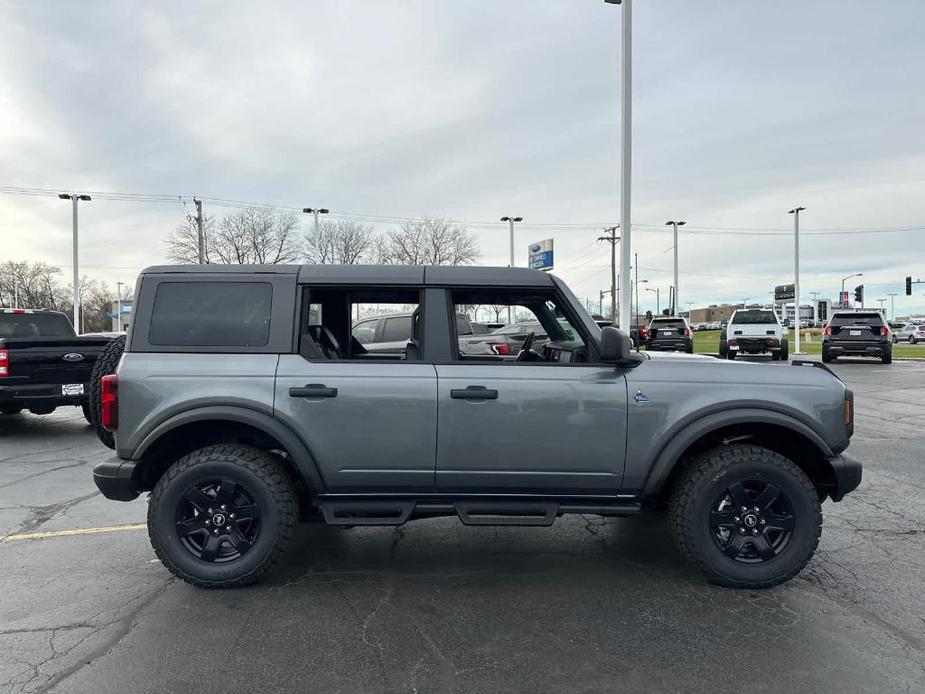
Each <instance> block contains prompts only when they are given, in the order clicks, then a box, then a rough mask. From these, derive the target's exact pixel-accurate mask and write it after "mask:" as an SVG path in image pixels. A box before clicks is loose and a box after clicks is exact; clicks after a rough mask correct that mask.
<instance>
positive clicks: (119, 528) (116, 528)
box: [0, 523, 148, 542]
mask: <svg viewBox="0 0 925 694" xmlns="http://www.w3.org/2000/svg"><path fill="white" fill-rule="evenodd" d="M147 527H148V526H147V525H146V524H145V523H131V524H126V525H105V526H103V527H101V528H72V529H71V530H46V531H44V532H38V533H13V534H12V535H5V536H3V537H0V542H13V541H14V540H44V539H45V538H46V537H69V536H71V535H94V534H97V533H119V532H123V531H125V530H143V529H145V528H147Z"/></svg>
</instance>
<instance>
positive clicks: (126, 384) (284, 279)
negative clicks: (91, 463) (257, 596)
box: [93, 265, 861, 587]
mask: <svg viewBox="0 0 925 694" xmlns="http://www.w3.org/2000/svg"><path fill="white" fill-rule="evenodd" d="M134 305H135V307H136V311H135V318H134V324H133V325H132V327H131V331H130V334H129V335H128V339H127V340H126V342H125V343H124V354H121V355H120V354H119V353H118V351H121V350H122V349H123V347H122V343H121V342H116V343H113V345H112V346H111V349H112V350H114V351H113V352H112V353H110V354H107V355H104V357H103V358H101V360H100V364H102V365H106V364H108V365H110V366H109V368H108V369H102V370H101V372H100V373H98V374H97V377H98V378H99V379H100V380H101V388H100V391H99V393H98V394H97V395H96V397H95V399H94V402H95V403H97V406H95V407H94V413H95V420H96V422H97V423H98V424H99V425H101V427H102V428H103V431H102V433H103V435H102V436H101V438H102V439H103V440H104V442H105V443H109V444H110V445H112V446H113V447H114V448H115V452H116V457H114V458H113V459H112V460H110V461H107V462H103V463H101V464H99V465H97V466H96V467H95V468H94V471H93V474H94V479H95V482H96V484H97V486H98V487H99V489H100V490H101V491H102V492H103V494H105V495H106V496H107V497H109V498H110V499H118V500H131V499H134V498H135V497H137V496H138V495H139V494H140V493H142V492H150V498H149V504H148V531H149V536H150V539H151V542H152V544H153V546H154V549H155V551H156V553H157V556H158V557H159V558H160V559H161V561H162V562H163V563H164V565H165V566H166V567H167V568H168V569H169V570H170V571H172V572H173V573H174V574H176V575H177V576H179V577H180V578H182V579H183V580H185V581H188V582H190V583H193V584H195V585H198V586H206V587H228V586H241V585H245V584H248V583H251V582H253V581H255V580H258V579H259V578H260V577H262V576H263V575H264V574H265V573H266V572H267V571H268V570H269V569H270V568H271V566H272V565H273V564H274V563H276V562H277V561H278V560H279V559H280V557H281V556H282V555H283V554H284V550H285V549H286V547H287V545H288V544H289V542H290V538H291V537H292V534H293V529H294V527H295V525H296V523H297V522H298V521H300V520H302V521H316V522H323V523H327V524H329V525H339V526H357V525H401V524H403V523H405V522H407V521H409V520H414V519H422V518H433V517H437V516H456V517H458V518H459V519H460V520H461V521H462V522H463V523H465V524H467V525H552V524H553V522H554V521H555V520H556V518H557V517H558V516H560V515H563V514H567V513H578V514H600V515H603V516H624V515H629V514H635V513H638V512H640V511H644V510H647V509H654V508H659V507H662V506H664V505H667V509H668V521H669V523H670V527H671V530H672V532H673V534H674V537H675V538H676V540H677V544H678V546H679V547H680V549H681V551H682V553H683V554H684V555H685V556H686V557H687V558H689V559H690V560H691V561H692V562H693V563H694V564H695V565H696V566H698V567H699V568H700V569H701V570H703V572H704V573H705V574H706V576H707V577H708V578H709V579H710V580H712V581H714V582H716V583H719V584H722V585H726V586H739V587H767V586H772V585H774V584H777V583H780V582H782V581H786V580H788V579H789V578H791V577H792V576H794V575H795V574H796V573H797V572H798V571H800V569H802V567H803V566H804V565H805V564H806V563H807V561H809V559H810V557H811V556H812V554H813V552H814V550H815V548H816V545H817V544H818V542H819V536H820V532H821V528H822V515H821V510H820V504H821V502H822V501H823V500H825V499H826V498H831V499H832V500H833V501H839V500H841V499H842V497H843V496H844V495H845V494H846V493H848V492H850V491H852V490H853V489H855V488H856V487H857V486H858V484H859V483H860V481H861V466H860V464H859V463H858V462H856V461H854V460H852V459H851V458H849V457H847V456H845V455H844V450H845V449H846V448H847V447H848V443H849V441H850V438H851V435H852V430H853V419H854V418H853V404H854V403H853V395H852V392H851V391H850V390H848V389H847V388H845V386H844V384H843V383H842V382H841V381H840V380H838V378H836V377H835V376H834V375H833V374H832V373H831V372H830V371H829V370H828V369H827V368H824V367H823V366H822V365H821V364H817V366H818V367H819V368H807V367H806V365H802V366H801V365H800V364H799V363H798V364H797V368H794V367H783V366H770V365H764V364H743V363H740V362H739V363H736V362H729V361H724V360H718V359H714V358H711V357H706V356H694V355H687V354H677V355H675V354H645V353H638V352H634V351H633V350H632V346H631V345H632V343H631V340H630V338H629V336H627V335H626V334H625V333H622V332H620V331H618V330H617V329H615V328H610V327H606V328H604V329H603V330H601V328H599V327H598V326H597V324H596V323H595V322H594V320H592V318H591V317H590V316H589V315H588V314H587V313H586V312H585V311H584V309H583V308H582V306H581V303H580V302H579V301H578V300H577V299H576V298H575V296H574V295H573V294H572V292H571V291H570V290H569V289H568V287H567V286H566V285H565V284H564V283H563V282H562V281H561V280H559V279H558V278H556V277H555V276H553V275H550V274H546V273H542V272H537V271H532V270H527V269H520V268H489V267H397V266H391V267H389V266H375V267H374V266H332V265H326V266H325V265H322V266H214V265H213V266H165V267H151V268H148V269H146V270H144V271H143V272H142V274H141V276H140V277H139V280H138V282H137V286H136V289H135V304H134ZM479 305H491V306H498V305H502V306H511V307H512V313H513V314H514V316H515V318H516V320H518V321H537V322H538V323H539V324H540V325H541V326H542V327H543V330H544V332H545V333H546V335H547V339H546V341H545V342H544V343H543V345H542V347H537V348H536V349H534V346H533V344H534V341H533V339H532V335H528V336H527V337H526V339H525V340H524V342H523V344H522V346H521V348H520V349H519V351H518V352H517V354H511V355H494V354H479V355H470V354H467V353H465V352H463V351H462V350H460V348H459V342H458V337H457V335H456V325H457V322H456V320H455V316H456V314H457V313H458V312H465V311H466V310H469V309H471V308H472V307H475V306H479ZM401 312H410V313H411V314H412V316H413V329H412V334H411V338H410V339H409V340H408V343H407V345H406V347H405V349H404V350H403V351H402V352H400V353H397V354H395V353H386V354H377V353H369V352H367V351H366V350H365V349H364V348H363V345H362V344H361V343H360V342H359V341H358V340H356V339H355V338H354V337H352V335H351V326H352V325H353V324H354V323H355V322H356V321H358V320H361V319H363V318H365V317H367V316H372V315H379V314H382V315H385V314H394V313H401ZM115 350H118V351H115ZM102 371H113V372H114V373H111V374H109V373H103V372H102ZM112 432H114V434H115V436H114V439H113V438H112V436H111V435H112Z"/></svg>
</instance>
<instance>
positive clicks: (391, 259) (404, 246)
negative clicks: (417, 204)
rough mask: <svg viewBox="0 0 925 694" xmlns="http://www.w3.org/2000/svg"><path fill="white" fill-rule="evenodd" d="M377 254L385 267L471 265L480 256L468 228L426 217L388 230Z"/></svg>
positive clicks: (476, 244)
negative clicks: (393, 229)
mask: <svg viewBox="0 0 925 694" xmlns="http://www.w3.org/2000/svg"><path fill="white" fill-rule="evenodd" d="M377 255H378V260H379V262H380V263H383V264H387V265H470V264H472V263H474V262H476V261H477V260H478V259H479V256H480V253H479V247H478V243H477V242H476V240H475V237H474V236H473V235H472V233H471V232H470V231H469V230H468V229H466V228H465V227H463V226H460V225H458V224H454V223H453V222H451V221H447V220H445V219H437V218H429V217H428V218H424V219H422V220H419V221H411V222H405V223H404V224H402V225H401V227H400V228H399V229H397V230H395V231H390V232H389V233H388V235H387V236H385V237H384V238H382V239H381V240H380V243H379V244H378V248H377Z"/></svg>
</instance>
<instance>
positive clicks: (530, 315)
mask: <svg viewBox="0 0 925 694" xmlns="http://www.w3.org/2000/svg"><path fill="white" fill-rule="evenodd" d="M451 295H452V304H453V309H454V311H456V312H457V313H459V314H464V315H466V316H467V317H468V318H469V321H470V322H478V321H479V320H482V321H486V322H495V321H498V320H503V321H505V322H506V324H505V325H504V326H502V327H501V328H498V329H497V330H493V331H492V332H490V333H487V334H468V335H464V334H459V332H458V331H457V335H456V341H457V346H458V355H459V356H458V358H459V359H460V360H466V361H483V362H488V363H491V362H502V363H524V362H533V363H538V362H547V363H560V364H561V363H566V364H567V363H576V362H578V363H580V362H586V361H588V350H587V343H586V342H585V339H584V338H583V337H582V331H581V330H580V329H579V328H578V326H577V324H575V323H574V322H573V319H572V318H571V317H570V316H569V315H568V313H567V312H566V311H565V310H563V308H562V305H561V304H560V302H559V301H558V299H557V298H556V296H555V294H554V292H553V291H551V290H535V289H498V290H491V289H480V290H454V291H452V292H451ZM456 324H457V325H458V324H459V321H458V320H457V321H456Z"/></svg>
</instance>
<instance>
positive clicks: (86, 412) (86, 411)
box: [80, 402, 93, 424]
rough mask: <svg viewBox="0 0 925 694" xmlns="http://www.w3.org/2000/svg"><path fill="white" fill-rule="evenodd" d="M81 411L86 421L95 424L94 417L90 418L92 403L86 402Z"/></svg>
mask: <svg viewBox="0 0 925 694" xmlns="http://www.w3.org/2000/svg"><path fill="white" fill-rule="evenodd" d="M80 410H81V412H83V413H84V419H86V420H87V421H88V422H90V424H93V417H91V416H90V403H88V402H85V403H84V404H83V405H81V406H80Z"/></svg>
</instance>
